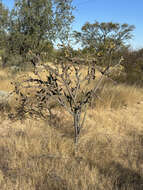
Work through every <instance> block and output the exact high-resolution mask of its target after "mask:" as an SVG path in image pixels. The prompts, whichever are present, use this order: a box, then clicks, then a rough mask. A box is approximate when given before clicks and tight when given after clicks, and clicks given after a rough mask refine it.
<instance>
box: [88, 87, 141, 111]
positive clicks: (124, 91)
mask: <svg viewBox="0 0 143 190" xmlns="http://www.w3.org/2000/svg"><path fill="white" fill-rule="evenodd" d="M98 97H99V98H97V97H95V100H94V101H93V103H92V107H94V106H96V108H97V109H105V108H111V109H112V108H113V109H119V108H121V107H123V106H128V105H129V106H132V105H133V104H134V103H135V102H137V101H139V99H140V98H141V97H142V89H139V88H137V87H136V86H127V85H123V84H120V85H113V84H110V83H107V85H106V84H105V85H104V87H103V89H102V90H101V91H99V92H98Z"/></svg>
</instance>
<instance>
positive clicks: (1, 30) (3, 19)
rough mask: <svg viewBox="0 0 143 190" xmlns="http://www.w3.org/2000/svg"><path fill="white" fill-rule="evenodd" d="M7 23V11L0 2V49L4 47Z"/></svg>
mask: <svg viewBox="0 0 143 190" xmlns="http://www.w3.org/2000/svg"><path fill="white" fill-rule="evenodd" d="M8 23H9V11H8V9H6V8H5V6H4V5H3V4H2V2H0V50H1V51H2V50H3V48H4V44H5V40H6V36H7V31H8Z"/></svg>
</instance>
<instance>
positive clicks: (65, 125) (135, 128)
mask: <svg viewBox="0 0 143 190" xmlns="http://www.w3.org/2000/svg"><path fill="white" fill-rule="evenodd" d="M6 73H7V71H1V72H0V79H1V82H0V89H1V90H5V91H10V90H12V85H11V84H10V82H11V80H14V78H13V77H12V76H10V75H9V77H7V75H6ZM99 95H100V97H101V99H102V100H96V102H95V101H94V102H93V103H92V106H91V107H90V108H89V110H88V113H87V119H86V122H85V125H84V128H83V130H82V131H81V135H80V139H79V143H78V148H77V151H76V152H75V145H74V143H73V135H74V134H73V128H72V120H71V117H70V115H68V114H67V112H66V111H65V110H62V111H60V110H59V109H56V110H55V118H54V119H53V121H52V123H49V122H48V121H46V120H44V121H43V120H42V119H40V118H39V119H38V118H37V119H32V118H29V119H28V118H27V119H25V120H22V121H20V120H16V121H11V120H10V119H8V117H7V116H6V115H5V116H3V113H1V117H0V189H2V190H142V189H143V89H141V88H139V87H136V86H127V85H123V84H120V85H111V84H107V85H105V86H104V88H103V90H102V92H101V93H100V94H99Z"/></svg>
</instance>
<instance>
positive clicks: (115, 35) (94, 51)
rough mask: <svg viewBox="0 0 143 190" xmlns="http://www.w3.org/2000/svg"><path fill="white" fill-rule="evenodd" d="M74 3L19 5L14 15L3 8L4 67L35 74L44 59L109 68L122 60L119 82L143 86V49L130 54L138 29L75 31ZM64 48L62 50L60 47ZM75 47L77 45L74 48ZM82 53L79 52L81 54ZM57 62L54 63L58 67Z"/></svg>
mask: <svg viewBox="0 0 143 190" xmlns="http://www.w3.org/2000/svg"><path fill="white" fill-rule="evenodd" d="M73 10H74V7H73V5H72V0H39V1H34V0H15V5H14V7H13V8H12V9H11V10H8V9H7V8H6V7H5V6H4V5H3V4H2V2H0V57H1V62H2V63H1V65H2V67H11V66H17V67H19V68H21V69H22V70H25V69H26V68H28V69H30V67H31V65H32V64H31V63H34V62H35V61H36V60H35V59H37V56H39V58H40V59H42V60H43V61H51V62H54V61H55V59H58V58H59V57H60V58H64V57H66V56H67V55H68V56H69V57H71V58H75V57H76V58H77V59H81V64H83V62H84V60H85V59H86V60H87V59H88V60H93V62H94V64H96V65H99V66H102V67H105V66H106V65H108V64H110V63H111V62H112V64H113V65H115V64H116V63H117V62H118V61H119V59H120V58H121V57H123V60H122V69H121V73H120V74H119V73H115V75H114V76H113V78H116V79H118V80H119V81H120V82H126V83H130V84H133V83H135V84H139V85H141V84H142V83H143V49H139V50H134V51H133V50H130V49H131V48H130V45H129V43H128V40H129V39H131V38H132V34H131V33H132V31H133V30H134V26H133V25H128V24H119V23H112V22H108V23H99V22H97V21H95V22H94V23H89V22H86V23H85V24H84V25H83V26H82V28H81V31H72V28H71V24H72V23H73V21H74V15H73ZM57 44H60V46H57ZM71 44H72V45H71ZM75 44H76V47H79V48H78V49H76V50H75V48H74V47H75ZM53 60H54V61H53Z"/></svg>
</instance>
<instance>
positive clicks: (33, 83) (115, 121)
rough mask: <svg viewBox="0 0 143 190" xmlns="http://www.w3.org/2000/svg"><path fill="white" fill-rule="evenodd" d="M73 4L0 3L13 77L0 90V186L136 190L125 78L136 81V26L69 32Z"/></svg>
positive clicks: (4, 54) (138, 136)
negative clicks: (132, 45)
mask: <svg viewBox="0 0 143 190" xmlns="http://www.w3.org/2000/svg"><path fill="white" fill-rule="evenodd" d="M73 9H74V8H73V6H72V0H39V1H35V0H15V6H14V7H13V9H12V10H11V11H9V10H8V9H6V8H5V7H4V5H3V4H2V3H0V10H1V11H0V18H1V19H0V56H1V58H2V59H1V61H2V66H3V68H4V67H6V68H4V69H3V70H4V71H6V72H7V73H8V72H9V71H11V74H12V77H13V79H14V81H13V82H12V83H11V86H12V85H13V87H14V89H13V91H12V93H6V92H3V91H2V92H1V99H2V100H3V97H4V100H5V102H3V101H2V102H1V103H0V110H1V115H0V116H1V118H0V122H1V120H5V118H6V119H7V120H5V121H2V122H1V123H3V122H4V124H3V125H5V126H6V127H7V126H8V127H7V131H3V130H4V127H5V126H3V125H2V128H0V130H1V136H2V138H0V142H1V145H0V165H1V167H0V187H2V189H6V190H7V189H8V188H9V189H21V188H23V189H24V190H25V189H28V188H29V189H36V190H38V189H39V190H40V189H43V190H44V189H55V190H58V189H61V190H62V189H63V190H67V189H69V190H79V189H81V190H87V189H91V190H92V189H93V190H95V189H101V190H105V189H121V190H123V189H127V190H128V189H129V190H130V189H133V190H136V189H138V190H140V189H142V181H143V179H142V175H143V170H142V169H143V167H142V144H143V143H142V141H143V134H142V126H141V125H142V110H139V108H141V106H142V89H141V88H140V89H139V88H137V87H135V86H129V85H127V83H128V84H134V83H135V84H139V85H141V84H143V75H142V73H143V50H142V49H141V50H136V51H130V49H129V48H130V46H129V44H128V40H129V39H130V38H131V37H132V31H133V29H134V26H132V25H128V24H119V23H112V22H107V23H99V22H97V21H95V22H94V23H93V24H91V23H89V22H87V23H85V24H84V25H83V27H82V28H81V32H79V31H74V32H72V29H71V24H72V22H73V19H74V16H73V12H72V11H73ZM74 42H76V44H77V43H79V44H80V45H79V47H81V48H79V49H78V50H75V49H74V46H73V45H71V44H73V43H74ZM57 44H58V45H57ZM55 45H56V46H57V48H56V49H55ZM19 71H21V72H19ZM23 71H24V72H23ZM4 77H5V76H1V80H3V83H2V84H3V85H5V86H7V83H6V84H5V83H4V80H5V79H4ZM6 77H8V76H6ZM12 77H10V78H9V80H12ZM117 82H118V83H119V82H121V83H125V84H120V85H117ZM7 90H9V88H8V87H7ZM7 94H8V95H12V96H10V101H11V102H8V101H7V98H6V97H7ZM8 97H9V96H8ZM137 99H138V102H137ZM133 104H135V108H132V109H131V111H130V112H129V111H128V110H129V109H128V108H129V106H130V107H132V105H133ZM7 113H8V114H7ZM134 116H136V117H134ZM127 118H128V119H127ZM86 119H87V120H86ZM85 122H86V128H85V127H84V124H85ZM9 126H10V127H9ZM21 126H22V127H21ZM73 139H74V143H73Z"/></svg>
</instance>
